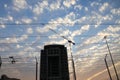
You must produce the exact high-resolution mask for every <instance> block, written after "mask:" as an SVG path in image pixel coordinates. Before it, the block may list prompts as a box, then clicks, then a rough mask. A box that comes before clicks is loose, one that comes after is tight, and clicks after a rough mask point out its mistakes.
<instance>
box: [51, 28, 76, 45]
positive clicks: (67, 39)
mask: <svg viewBox="0 0 120 80" xmlns="http://www.w3.org/2000/svg"><path fill="white" fill-rule="evenodd" d="M49 30H51V31H52V32H54V33H56V34H57V35H60V34H58V33H57V32H56V31H55V30H53V29H51V28H49ZM61 37H62V38H63V39H66V40H67V41H68V42H69V43H72V44H73V45H75V43H74V42H73V41H71V40H69V39H68V38H66V37H65V36H61Z"/></svg>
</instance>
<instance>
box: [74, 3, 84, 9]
mask: <svg viewBox="0 0 120 80" xmlns="http://www.w3.org/2000/svg"><path fill="white" fill-rule="evenodd" d="M82 8H83V6H82V5H80V4H79V5H75V7H74V9H79V10H81V9H82Z"/></svg>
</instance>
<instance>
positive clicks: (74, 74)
mask: <svg viewBox="0 0 120 80" xmlns="http://www.w3.org/2000/svg"><path fill="white" fill-rule="evenodd" d="M69 45H70V52H71V59H72V68H73V76H74V80H76V72H75V64H74V60H73V56H72V50H71V43H69Z"/></svg>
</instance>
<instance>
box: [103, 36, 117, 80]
mask: <svg viewBox="0 0 120 80" xmlns="http://www.w3.org/2000/svg"><path fill="white" fill-rule="evenodd" d="M106 38H107V36H104V39H105V41H106V45H107V48H108V51H109V55H110V58H111V61H112V65H113V68H114V71H115V74H116V77H117V80H119V77H118V74H117V70H116V67H115V64H114V61H113V57H112V54H111V51H110V48H109V45H108V42H107V39H106Z"/></svg>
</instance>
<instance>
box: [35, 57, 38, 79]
mask: <svg viewBox="0 0 120 80" xmlns="http://www.w3.org/2000/svg"><path fill="white" fill-rule="evenodd" d="M35 60H36V80H37V78H38V61H37V57H35Z"/></svg>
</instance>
